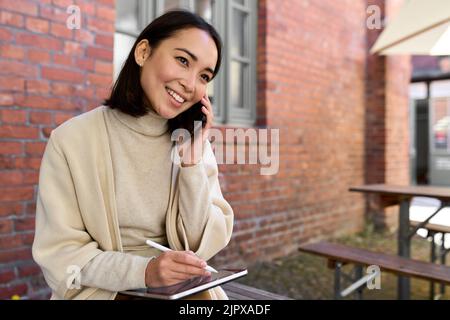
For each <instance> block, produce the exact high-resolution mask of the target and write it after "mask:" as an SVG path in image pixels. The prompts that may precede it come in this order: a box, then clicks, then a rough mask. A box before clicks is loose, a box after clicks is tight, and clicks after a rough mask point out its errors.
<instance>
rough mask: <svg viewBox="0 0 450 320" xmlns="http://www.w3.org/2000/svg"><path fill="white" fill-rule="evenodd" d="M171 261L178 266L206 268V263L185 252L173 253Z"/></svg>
mask: <svg viewBox="0 0 450 320" xmlns="http://www.w3.org/2000/svg"><path fill="white" fill-rule="evenodd" d="M173 252H174V256H173V261H175V262H177V263H180V264H188V265H192V266H196V267H198V268H204V267H206V262H205V261H203V260H202V259H200V258H199V257H197V256H196V255H191V254H188V253H186V252H185V251H173Z"/></svg>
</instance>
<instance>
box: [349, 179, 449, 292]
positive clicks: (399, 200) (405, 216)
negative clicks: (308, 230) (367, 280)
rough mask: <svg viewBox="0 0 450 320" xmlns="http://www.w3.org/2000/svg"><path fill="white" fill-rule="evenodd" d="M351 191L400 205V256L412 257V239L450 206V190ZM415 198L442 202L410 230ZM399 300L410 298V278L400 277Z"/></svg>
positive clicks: (370, 187)
mask: <svg viewBox="0 0 450 320" xmlns="http://www.w3.org/2000/svg"><path fill="white" fill-rule="evenodd" d="M349 191H353V192H362V193H366V194H373V195H375V196H377V197H379V198H380V200H381V201H382V202H384V203H388V204H389V205H396V204H399V205H400V210H399V215H398V255H399V256H401V257H404V258H410V257H411V252H410V251H411V238H412V236H413V235H414V234H415V233H416V232H417V230H418V229H419V228H423V227H424V226H425V225H426V224H427V223H428V222H429V221H430V219H431V218H432V217H434V216H435V215H436V214H437V213H438V212H440V211H441V210H442V209H443V208H445V207H448V206H450V188H445V187H434V186H397V185H387V184H369V185H363V186H354V187H350V189H349ZM413 197H431V198H435V199H438V200H440V201H441V205H440V207H439V208H438V209H437V210H436V211H435V212H434V213H433V214H432V215H431V216H429V217H428V218H427V219H426V220H424V221H423V222H422V223H420V224H418V225H417V226H415V227H414V229H413V230H410V221H409V209H410V203H411V199H412V198H413ZM397 290H398V292H397V294H398V299H400V300H404V299H409V298H410V281H409V278H408V277H403V276H399V277H398V287H397Z"/></svg>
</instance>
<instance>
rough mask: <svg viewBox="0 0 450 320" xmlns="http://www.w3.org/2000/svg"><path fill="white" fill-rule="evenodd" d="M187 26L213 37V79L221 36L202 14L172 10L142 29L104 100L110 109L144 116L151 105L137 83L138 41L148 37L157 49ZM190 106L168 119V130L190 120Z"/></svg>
mask: <svg viewBox="0 0 450 320" xmlns="http://www.w3.org/2000/svg"><path fill="white" fill-rule="evenodd" d="M189 28H197V29H200V30H203V31H206V32H207V33H208V34H209V35H210V36H211V38H212V39H213V40H214V42H215V44H216V47H217V53H218V58H217V64H216V67H215V69H214V74H213V78H214V77H215V76H216V74H217V73H218V72H219V69H220V64H221V60H222V40H221V38H220V35H219V34H218V32H217V31H216V30H215V29H214V27H213V26H211V25H210V24H209V23H208V22H206V21H205V20H204V19H203V18H202V17H200V16H198V15H196V14H194V13H191V12H189V11H186V10H172V11H169V12H167V13H165V14H163V15H162V16H160V17H158V18H157V19H155V20H154V21H152V22H151V23H150V24H149V25H148V26H147V27H146V28H145V29H144V30H143V31H142V32H141V34H140V35H139V37H138V38H137V39H136V42H135V43H134V45H133V48H132V49H131V51H130V53H129V55H128V58H127V60H126V61H125V64H124V66H123V68H122V70H121V71H120V74H119V77H118V78H117V80H116V82H115V84H114V86H113V88H112V92H111V96H110V97H109V99H106V100H105V102H104V105H106V106H109V107H110V108H112V109H119V110H120V111H122V112H124V113H126V114H128V115H131V116H134V117H141V116H143V115H146V114H147V113H148V111H149V110H148V108H149V107H150V106H147V105H146V102H145V99H144V97H145V94H144V90H143V89H142V86H141V82H140V67H139V66H138V64H137V63H136V61H135V57H134V51H135V49H136V46H137V44H138V43H139V42H140V41H142V40H144V39H147V40H148V42H149V44H150V47H151V48H152V49H156V48H157V47H158V45H159V44H160V43H161V42H162V41H163V40H165V39H168V38H170V37H172V36H174V35H175V34H176V33H177V32H178V31H181V30H184V29H189ZM191 109H193V108H189V109H188V110H186V111H184V112H183V113H181V114H180V115H178V116H177V117H175V118H174V119H169V128H170V130H171V131H173V129H174V127H180V126H182V125H183V124H182V123H183V122H185V121H187V120H188V119H189V120H190V119H192V115H189V113H192V112H193V111H194V110H191ZM190 110H191V111H190Z"/></svg>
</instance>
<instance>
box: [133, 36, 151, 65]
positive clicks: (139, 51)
mask: <svg viewBox="0 0 450 320" xmlns="http://www.w3.org/2000/svg"><path fill="white" fill-rule="evenodd" d="M150 52H151V48H150V44H149V43H148V40H147V39H144V40H141V41H139V43H138V44H137V45H136V49H135V50H134V60H135V61H136V63H137V64H138V65H139V66H140V67H143V66H144V62H145V61H146V60H147V58H148V57H149V56H150Z"/></svg>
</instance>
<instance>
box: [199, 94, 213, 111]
mask: <svg viewBox="0 0 450 320" xmlns="http://www.w3.org/2000/svg"><path fill="white" fill-rule="evenodd" d="M201 102H202V103H203V105H204V106H205V107H206V109H207V110H208V111H210V112H212V106H211V101H209V99H208V98H207V97H206V96H205V97H203V99H202V101H201Z"/></svg>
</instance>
